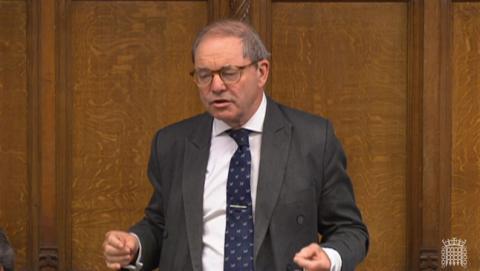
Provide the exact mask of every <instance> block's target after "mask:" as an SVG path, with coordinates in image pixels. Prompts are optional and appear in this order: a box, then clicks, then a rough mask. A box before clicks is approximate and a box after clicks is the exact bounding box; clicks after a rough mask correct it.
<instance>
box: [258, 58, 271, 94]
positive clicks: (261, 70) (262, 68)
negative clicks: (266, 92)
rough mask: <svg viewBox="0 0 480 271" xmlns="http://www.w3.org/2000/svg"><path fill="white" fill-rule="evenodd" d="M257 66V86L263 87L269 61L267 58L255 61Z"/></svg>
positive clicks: (268, 69) (265, 81)
mask: <svg viewBox="0 0 480 271" xmlns="http://www.w3.org/2000/svg"><path fill="white" fill-rule="evenodd" d="M257 67H258V68H257V74H258V87H259V88H261V89H263V88H264V86H265V84H267V80H268V74H269V72H270V62H269V61H268V60H267V59H263V60H260V61H258V63H257Z"/></svg>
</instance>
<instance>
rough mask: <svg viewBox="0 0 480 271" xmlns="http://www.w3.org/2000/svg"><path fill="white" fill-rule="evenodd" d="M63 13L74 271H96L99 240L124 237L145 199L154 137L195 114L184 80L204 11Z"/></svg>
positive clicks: (109, 7)
mask: <svg viewBox="0 0 480 271" xmlns="http://www.w3.org/2000/svg"><path fill="white" fill-rule="evenodd" d="M71 10H72V18H71V22H72V30H71V31H72V32H71V41H70V44H71V45H70V46H71V51H70V52H68V57H69V61H70V66H69V69H70V70H71V78H68V80H69V81H70V84H71V90H70V91H72V95H73V123H72V129H73V131H72V132H73V138H72V140H73V149H72V151H73V153H72V158H73V161H72V162H73V174H72V176H73V179H72V200H71V204H72V207H71V208H72V210H71V213H72V242H73V243H72V262H73V264H72V265H73V268H74V269H75V270H89V271H90V270H104V269H105V263H104V260H103V257H102V253H101V244H102V242H103V238H104V234H105V232H106V231H108V230H112V229H123V230H126V229H127V228H128V227H129V226H130V225H132V224H133V223H134V222H135V221H137V220H139V219H140V218H141V217H142V215H143V209H144V207H145V206H146V204H147V203H148V200H149V198H150V195H151V187H150V185H149V183H148V179H147V176H146V164H147V160H148V154H149V151H150V142H151V139H152V138H153V134H154V132H155V131H156V130H157V129H159V128H160V127H163V126H165V125H167V124H169V123H172V122H176V121H178V120H181V119H183V118H186V117H188V116H191V115H193V114H195V113H199V112H201V111H203V109H202V106H201V104H200V102H199V99H198V94H197V90H196V87H195V85H194V84H193V82H192V80H191V78H190V76H189V74H188V73H189V71H190V70H191V69H192V67H193V66H192V64H191V55H190V48H191V42H192V40H193V38H194V35H195V33H196V32H197V31H198V30H199V29H200V28H201V27H202V26H203V25H205V24H206V21H207V4H206V3H205V2H110V1H105V2H91V1H88V2H73V3H72V4H71ZM85 259H89V260H87V261H86V260H85Z"/></svg>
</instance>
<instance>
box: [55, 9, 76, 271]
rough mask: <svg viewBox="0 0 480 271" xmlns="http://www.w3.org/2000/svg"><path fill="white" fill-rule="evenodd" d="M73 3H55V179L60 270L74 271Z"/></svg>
mask: <svg viewBox="0 0 480 271" xmlns="http://www.w3.org/2000/svg"><path fill="white" fill-rule="evenodd" d="M70 15H71V12H70V1H69V0H56V19H55V24H56V35H55V36H56V39H55V47H56V54H55V74H56V78H55V89H56V96H55V97H56V100H55V108H56V113H55V115H56V119H55V122H56V127H55V133H56V141H55V145H56V148H55V163H56V168H55V178H56V189H57V225H58V226H57V227H58V248H59V252H58V267H59V268H58V269H59V270H72V221H71V201H72V200H71V198H72V196H71V195H72V191H71V184H72V180H71V177H72V132H73V131H72V129H71V126H72V124H71V123H72V119H73V116H72V112H73V109H72V105H73V103H72V93H71V88H69V85H68V82H67V78H68V73H69V72H70V70H69V69H70V67H69V65H68V59H69V58H68V53H69V52H70V50H69V48H70V44H69V40H70V39H69V29H70Z"/></svg>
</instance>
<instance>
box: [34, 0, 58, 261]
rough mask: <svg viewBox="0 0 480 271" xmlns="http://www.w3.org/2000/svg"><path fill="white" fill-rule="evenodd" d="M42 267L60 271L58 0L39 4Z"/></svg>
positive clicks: (40, 258)
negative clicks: (56, 142) (57, 187)
mask: <svg viewBox="0 0 480 271" xmlns="http://www.w3.org/2000/svg"><path fill="white" fill-rule="evenodd" d="M39 15H40V20H39V22H40V23H39V37H41V39H39V44H38V45H39V46H38V47H39V50H38V52H39V65H38V70H39V72H38V75H39V79H40V80H39V86H38V88H39V95H38V96H39V119H40V125H39V131H40V135H39V150H40V154H39V157H40V163H39V164H40V172H41V174H40V180H39V181H40V185H39V186H40V198H41V204H40V229H41V232H40V247H39V259H38V261H39V270H58V247H57V232H58V230H57V219H56V217H57V213H56V208H57V206H58V203H57V200H56V194H57V190H56V186H55V182H56V178H55V165H56V163H55V113H56V112H55V83H54V82H55V61H54V60H55V0H44V1H42V2H41V5H39Z"/></svg>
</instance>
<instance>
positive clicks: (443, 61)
mask: <svg viewBox="0 0 480 271" xmlns="http://www.w3.org/2000/svg"><path fill="white" fill-rule="evenodd" d="M451 23H452V18H451V1H450V0H436V1H425V2H424V36H423V47H424V49H423V50H424V54H423V61H424V70H423V77H424V79H423V183H422V197H423V198H422V206H423V209H422V224H421V226H422V244H421V246H422V248H421V255H420V262H422V263H423V262H424V261H423V259H425V258H429V259H430V262H431V261H435V259H436V261H438V260H439V258H440V257H439V255H440V246H441V240H442V239H443V238H449V232H450V221H449V218H450V194H451V144H452V143H451V142H452V141H451V127H452V124H451V76H452V74H451V68H450V66H451V53H452V52H451V49H452V46H451V42H452V35H451V26H450V25H451ZM434 255H436V257H434ZM437 266H440V265H439V264H437ZM428 268H432V267H431V266H430V265H429V266H428V267H425V268H421V269H420V270H430V269H428Z"/></svg>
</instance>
